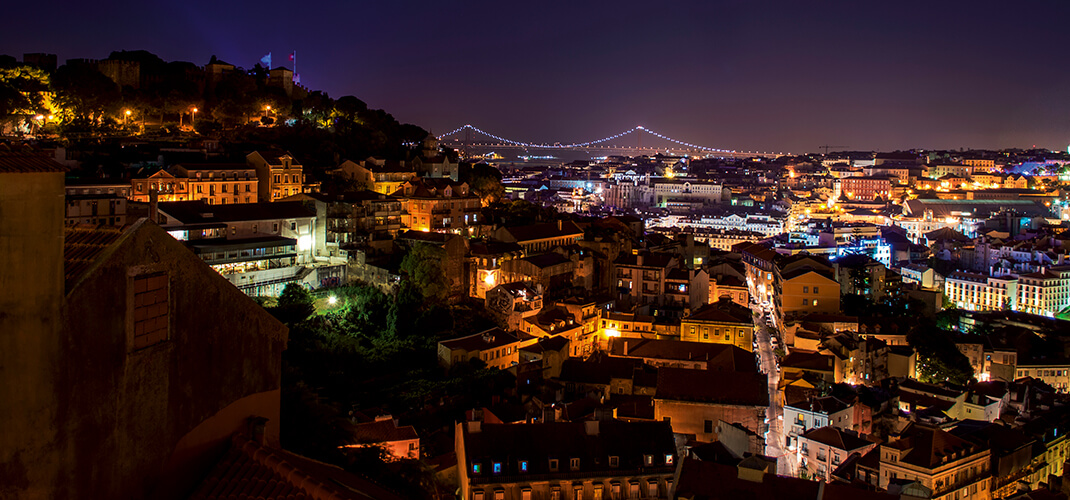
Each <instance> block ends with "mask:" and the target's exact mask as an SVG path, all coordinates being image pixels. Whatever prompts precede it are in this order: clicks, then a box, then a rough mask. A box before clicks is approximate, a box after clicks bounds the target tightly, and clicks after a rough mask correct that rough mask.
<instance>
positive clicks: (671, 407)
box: [654, 398, 765, 443]
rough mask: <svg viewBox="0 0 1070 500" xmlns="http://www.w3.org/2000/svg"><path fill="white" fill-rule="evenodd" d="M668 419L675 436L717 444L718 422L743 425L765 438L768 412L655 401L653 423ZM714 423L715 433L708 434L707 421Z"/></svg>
mask: <svg viewBox="0 0 1070 500" xmlns="http://www.w3.org/2000/svg"><path fill="white" fill-rule="evenodd" d="M666 417H668V418H669V423H671V424H672V432H673V433H674V434H694V435H695V440H697V441H701V442H707V443H709V442H714V441H717V440H718V435H717V422H718V421H719V420H723V421H725V422H728V423H733V424H741V425H742V426H743V427H744V428H746V429H747V430H749V431H751V432H753V433H755V434H758V435H762V434H764V429H763V428H762V427H764V420H765V408H764V407H757V406H736V405H726V404H705V403H693V402H689V401H671V400H666V399H658V398H655V399H654V420H656V421H659V422H661V421H664V420H665V418H666ZM706 420H710V421H712V422H713V432H709V433H707V432H705V428H704V426H705V423H706V422H705V421H706Z"/></svg>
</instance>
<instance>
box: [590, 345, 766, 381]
mask: <svg viewBox="0 0 1070 500" xmlns="http://www.w3.org/2000/svg"><path fill="white" fill-rule="evenodd" d="M625 346H627V347H625ZM625 349H627V351H628V353H627V354H624V351H625ZM609 353H610V354H611V355H613V356H627V357H633V358H649V359H664V360H676V361H706V366H707V370H711V371H738V372H751V373H757V368H756V367H755V366H754V354H752V353H750V352H747V351H746V350H744V349H740V348H739V347H736V346H734V345H730V344H714V343H710V342H688V341H683V340H654V339H635V338H611V339H609Z"/></svg>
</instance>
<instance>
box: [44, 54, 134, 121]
mask: <svg viewBox="0 0 1070 500" xmlns="http://www.w3.org/2000/svg"><path fill="white" fill-rule="evenodd" d="M52 88H53V90H54V91H55V103H56V104H57V105H58V107H59V110H58V111H59V115H60V116H61V118H62V119H63V120H64V121H66V122H69V121H73V120H75V119H82V120H87V121H88V122H90V123H95V124H96V125H100V124H101V123H103V120H104V116H105V115H108V114H111V115H114V114H116V113H118V111H119V107H120V104H121V102H122V101H121V100H120V97H121V94H120V92H119V86H118V85H116V84H115V82H113V81H112V80H111V79H110V78H108V77H107V76H104V74H103V73H101V72H100V71H97V69H96V68H94V67H92V66H88V65H84V64H78V65H73V66H72V65H66V66H61V67H60V68H59V69H57V70H56V75H55V76H54V77H53V79H52Z"/></svg>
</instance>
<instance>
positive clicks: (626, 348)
mask: <svg viewBox="0 0 1070 500" xmlns="http://www.w3.org/2000/svg"><path fill="white" fill-rule="evenodd" d="M624 355H625V356H627V355H628V341H627V340H625V341H624Z"/></svg>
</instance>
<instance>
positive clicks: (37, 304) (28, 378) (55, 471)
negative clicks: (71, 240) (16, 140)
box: [0, 172, 66, 499]
mask: <svg viewBox="0 0 1070 500" xmlns="http://www.w3.org/2000/svg"><path fill="white" fill-rule="evenodd" d="M63 215H64V202H63V173H62V172H48V173H18V174H10V173H0V255H2V256H3V258H4V262H3V265H0V498H27V499H38V498H41V499H44V498H53V497H56V496H57V495H55V494H53V491H52V488H53V486H54V485H56V484H57V483H59V482H60V481H62V480H63V479H64V476H63V475H61V474H60V464H61V463H63V462H64V461H65V457H63V456H62V454H61V450H62V448H63V446H64V442H65V440H66V436H64V435H61V434H60V433H59V429H58V427H59V426H58V425H57V422H58V421H60V420H62V419H63V418H64V417H65V415H64V412H63V411H62V410H61V409H60V408H59V405H60V401H62V399H63V395H62V394H59V393H57V392H55V391H53V390H51V387H52V386H53V385H54V384H55V383H56V377H57V374H56V373H55V367H57V366H59V365H60V363H61V358H60V345H61V340H60V327H61V325H60V322H59V321H56V318H59V317H60V315H61V311H62V306H63Z"/></svg>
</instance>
